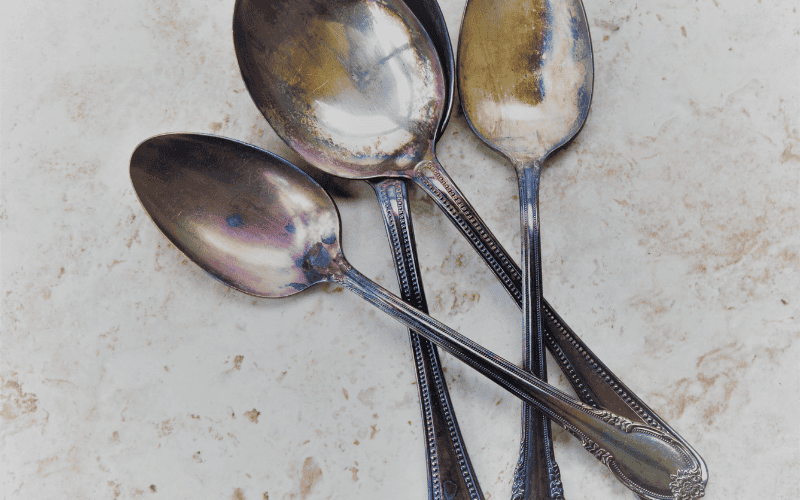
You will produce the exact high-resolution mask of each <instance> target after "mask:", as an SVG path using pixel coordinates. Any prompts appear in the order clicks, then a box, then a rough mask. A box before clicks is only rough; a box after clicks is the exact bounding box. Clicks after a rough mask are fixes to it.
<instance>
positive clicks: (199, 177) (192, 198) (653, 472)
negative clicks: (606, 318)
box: [130, 134, 698, 500]
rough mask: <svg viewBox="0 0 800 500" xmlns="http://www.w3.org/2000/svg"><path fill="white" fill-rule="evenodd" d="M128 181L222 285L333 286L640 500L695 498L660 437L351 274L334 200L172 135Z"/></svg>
mask: <svg viewBox="0 0 800 500" xmlns="http://www.w3.org/2000/svg"><path fill="white" fill-rule="evenodd" d="M130 174H131V180H132V183H133V186H134V189H135V191H136V194H137V196H138V197H139V200H140V201H141V203H142V205H143V206H144V208H145V210H146V211H147V212H148V214H149V215H150V217H151V218H152V219H153V221H154V222H155V224H156V225H157V226H158V227H159V228H160V229H161V231H162V232H163V233H164V235H165V236H167V238H169V239H170V241H171V242H172V243H173V244H174V245H175V246H176V247H177V248H178V249H180V250H181V251H182V252H184V253H185V254H186V255H187V256H188V257H189V258H190V259H191V260H193V261H194V262H195V263H197V264H198V265H199V266H200V267H201V268H203V269H204V270H205V271H207V272H208V273H210V274H211V275H212V276H214V277H216V278H217V279H219V280H220V281H222V282H223V283H225V284H227V285H229V286H231V287H233V288H235V289H237V290H240V291H243V292H245V293H249V294H251V295H256V296H259V297H273V298H277V297H286V296H289V295H293V294H295V293H298V292H300V291H303V290H305V289H306V288H309V287H311V286H312V285H315V284H317V283H324V282H329V283H336V284H339V285H341V286H343V287H344V288H347V289H349V290H351V291H353V292H354V293H356V294H357V295H360V296H362V297H363V298H364V299H366V300H367V301H368V302H370V303H372V304H373V305H375V306H376V307H378V308H379V309H381V310H383V311H384V312H386V313H387V314H389V315H390V316H392V317H394V318H395V319H397V320H398V321H400V322H401V323H403V324H405V325H406V326H407V327H409V328H412V329H414V330H415V331H417V332H418V333H419V334H421V335H423V336H425V337H426V338H428V339H429V340H431V341H432V342H434V343H436V344H437V345H438V346H439V347H441V348H443V349H445V350H446V351H448V352H449V353H451V354H452V355H453V356H454V357H456V358H458V359H459V360H461V361H463V362H465V363H467V364H469V365H470V366H471V367H473V368H475V369H476V370H478V371H479V372H481V373H482V374H484V375H485V376H487V377H488V378H490V379H491V380H493V381H494V382H496V383H497V384H499V385H500V386H502V387H503V388H505V389H506V390H508V391H509V392H511V393H512V394H514V395H516V396H517V397H519V398H521V399H522V400H524V401H526V402H528V403H530V404H533V405H535V406H536V407H537V408H538V409H539V410H540V411H541V412H543V413H545V414H546V415H548V417H549V418H551V419H552V420H554V421H556V422H558V423H559V425H562V426H563V427H564V428H565V429H566V430H567V431H569V432H570V433H571V434H572V435H574V436H575V437H576V438H577V439H579V440H580V441H581V443H582V444H583V445H584V447H585V448H586V449H587V450H588V451H589V452H590V453H592V454H594V455H595V456H597V457H598V458H599V459H600V460H601V461H602V462H603V463H605V464H606V465H607V466H608V467H609V469H610V470H611V471H612V472H613V473H614V475H615V476H616V477H617V478H618V479H619V480H620V481H621V482H622V483H623V484H624V485H625V486H627V487H629V488H631V489H632V490H633V491H635V492H636V493H638V494H639V495H640V496H643V497H645V498H648V499H652V500H663V499H669V498H672V499H675V500H679V499H681V500H682V499H685V498H697V496H690V497H689V496H686V495H684V494H683V493H680V495H681V496H679V493H676V490H675V487H676V484H677V483H678V482H680V483H686V482H687V481H691V480H692V478H694V477H695V475H694V473H692V471H694V470H696V469H697V468H698V464H697V462H696V461H695V460H694V456H693V455H692V453H691V452H690V451H689V450H688V449H686V447H685V446H684V445H683V444H682V443H681V442H679V441H677V440H675V439H674V438H672V437H671V436H670V435H669V434H668V433H665V432H662V431H660V430H658V429H655V428H652V427H649V426H646V425H641V424H636V423H633V422H630V421H629V420H627V419H625V418H623V417H620V416H619V415H616V414H613V413H611V412H608V411H605V410H598V409H596V408H592V407H590V406H587V405H584V404H583V403H580V402H578V401H576V400H574V399H572V398H570V397H569V396H567V395H566V394H564V393H562V392H560V391H559V390H557V389H555V388H554V387H552V386H550V385H547V384H546V383H544V382H542V381H541V380H539V379H537V378H535V377H533V376H532V375H530V374H528V373H527V372H525V371H523V370H521V369H520V368H517V367H516V366H514V365H512V364H511V363H509V362H508V361H506V360H504V359H502V358H501V357H499V356H497V355H496V354H494V353H492V352H490V351H488V350H486V349H484V348H483V347H481V346H480V345H478V344H476V343H474V342H472V341H470V340H469V339H467V338H466V337H464V336H462V335H460V334H459V333H458V332H456V331H454V330H452V329H450V328H448V327H447V326H445V325H444V324H442V323H440V322H439V321H437V320H435V319H433V318H431V317H430V316H428V315H426V314H424V313H422V312H420V311H419V310H417V309H415V308H413V307H411V306H409V305H408V304H406V303H405V302H403V301H402V300H401V299H400V298H398V297H396V296H394V295H393V294H391V293H389V292H388V291H386V290H385V289H383V288H382V287H380V286H379V285H377V284H376V283H374V282H372V281H370V280H369V279H368V278H366V277H365V276H363V275H362V274H361V273H359V272H358V271H356V270H355V269H354V268H353V267H352V266H351V265H350V264H349V263H348V262H347V261H346V260H345V258H344V255H343V254H342V250H341V246H340V243H339V242H340V228H341V225H340V221H339V214H338V211H337V210H336V206H335V205H334V203H333V201H332V200H331V199H330V197H328V195H327V193H325V190H324V189H322V188H321V187H320V186H319V185H318V184H316V183H315V182H314V181H313V180H312V179H311V178H310V177H308V175H306V174H305V173H303V172H302V171H301V170H299V169H298V168H296V167H294V166H293V165H291V164H290V163H288V162H286V161H285V160H283V159H281V158H279V157H277V156H275V155H273V154H271V153H268V152H266V151H263V150H260V149H257V148H254V147H252V146H248V145H246V144H243V143H239V142H236V141H231V140H228V139H223V138H219V137H213V136H204V135H191V134H174V135H164V136H158V137H154V138H151V139H148V140H147V141H145V142H143V143H142V144H140V145H139V146H138V147H137V148H136V150H135V151H134V153H133V155H132V157H131V166H130ZM681 491H683V490H681Z"/></svg>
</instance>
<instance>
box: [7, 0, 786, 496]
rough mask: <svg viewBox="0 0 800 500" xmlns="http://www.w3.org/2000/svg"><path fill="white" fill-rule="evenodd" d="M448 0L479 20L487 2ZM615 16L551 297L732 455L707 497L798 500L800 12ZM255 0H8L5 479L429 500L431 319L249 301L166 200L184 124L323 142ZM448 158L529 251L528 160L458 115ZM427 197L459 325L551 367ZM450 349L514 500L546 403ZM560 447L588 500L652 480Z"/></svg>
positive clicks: (420, 230)
mask: <svg viewBox="0 0 800 500" xmlns="http://www.w3.org/2000/svg"><path fill="white" fill-rule="evenodd" d="M442 7H443V10H444V13H445V15H446V18H447V20H448V22H449V25H450V29H451V35H452V36H453V38H454V39H455V38H456V37H457V35H458V26H459V22H460V19H461V11H462V7H463V1H461V0H444V1H443V2H442ZM586 11H587V16H588V19H589V21H590V26H591V30H592V40H593V43H594V51H595V71H596V79H595V91H594V102H593V105H592V111H591V113H590V114H589V118H588V121H587V124H586V126H585V128H584V129H583V131H582V132H581V133H580V135H579V137H578V139H577V140H576V141H575V142H574V143H573V144H572V145H571V146H570V147H568V148H567V149H566V150H565V151H563V152H562V153H559V154H558V155H556V156H555V157H554V158H553V159H552V160H551V161H549V162H548V165H547V167H546V169H545V171H544V174H543V179H542V193H541V210H542V220H543V228H542V233H543V255H544V259H543V264H544V288H545V296H546V297H547V298H548V299H549V301H550V302H551V303H552V304H553V305H554V306H555V307H556V309H557V310H558V311H559V313H560V314H561V315H562V316H563V317H564V318H565V319H566V320H567V322H568V323H569V324H570V326H572V327H573V328H574V329H575V330H576V332H577V333H578V334H579V335H581V336H582V337H583V338H584V340H585V341H586V343H587V344H588V345H589V346H590V347H591V348H592V349H594V350H595V352H596V353H597V354H598V355H599V356H600V357H601V358H602V359H603V360H604V361H605V362H606V364H608V366H609V367H610V368H611V369H612V370H614V371H615V372H616V373H617V374H618V375H619V376H620V377H621V378H622V379H623V380H624V381H626V383H627V384H628V385H629V386H630V387H631V388H632V389H634V390H635V391H637V393H638V394H639V395H640V396H642V397H643V398H644V399H645V401H647V402H649V403H650V405H651V406H652V407H653V408H654V409H655V410H656V411H658V412H659V413H660V414H661V415H662V416H663V417H664V418H665V419H666V420H667V421H668V422H670V424H672V425H673V426H674V427H675V429H677V430H678V431H679V432H680V433H681V434H682V435H683V436H684V437H685V438H686V439H687V440H689V441H690V442H691V443H693V444H694V445H695V447H696V448H697V450H698V451H699V452H700V453H701V454H702V455H703V456H704V457H705V458H706V460H707V462H708V466H709V469H710V472H711V480H710V482H709V487H708V491H707V494H706V498H709V499H733V498H741V499H749V498H770V499H772V500H789V499H794V498H797V497H798V496H800V483H799V482H798V481H800V480H799V479H798V478H800V465H799V464H798V459H800V439H799V436H798V434H799V432H800V427H798V424H797V412H798V410H800V397H798V396H800V387H798V384H799V382H798V380H800V373H799V372H798V368H797V367H798V363H797V361H798V359H800V342H798V335H800V321H799V320H798V317H799V315H800V293H798V285H799V284H800V214H799V213H798V209H800V133H799V132H798V128H800V124H798V120H800V106H799V104H798V100H799V99H800V87H799V86H798V81H800V78H799V75H800V36H799V35H798V33H799V32H798V26H800V21H799V18H798V13H797V7H796V2H793V1H790V0H775V1H769V2H767V1H764V2H755V1H744V0H737V1H733V0H730V1H722V0H719V1H717V0H700V1H695V0H670V1H665V0H654V1H649V2H641V1H640V2H633V1H618V2H607V1H603V2H599V1H591V2H589V1H587V3H586ZM232 12H233V0H224V1H222V2H219V1H208V0H199V1H193V2H188V1H185V0H174V1H169V2H167V1H154V0H147V1H141V2H105V3H103V2H90V1H88V0H77V1H73V2H45V1H42V0H31V1H27V2H18V3H17V4H15V5H13V6H9V7H5V8H4V15H3V24H4V30H3V39H2V45H3V60H2V66H0V67H1V68H2V129H1V130H0V133H1V134H2V136H1V140H2V201H0V230H1V231H2V233H1V234H2V259H1V262H2V310H3V315H2V326H1V327H0V463H2V464H3V466H2V469H3V470H4V472H5V473H4V474H0V478H2V479H0V481H2V485H3V495H4V498H8V499H9V500H11V499H26V500H27V499H63V498H71V499H99V498H109V499H110V498H118V499H133V498H156V497H159V498H169V499H194V498H215V499H217V498H220V499H228V498H232V499H247V500H254V499H257V500H261V499H267V498H269V499H271V500H288V499H296V500H299V499H309V500H310V499H328V498H330V499H353V498H358V499H374V498H386V499H419V500H421V499H423V498H425V497H426V491H425V468H424V463H423V462H424V455H423V442H422V429H421V426H420V422H419V411H418V404H417V396H416V387H415V386H414V374H413V367H412V365H411V355H410V352H409V350H408V347H407V335H406V333H405V331H404V330H403V328H401V327H399V326H398V325H396V324H394V323H392V322H391V321H390V320H389V319H388V318H386V317H384V316H383V315H382V314H380V313H379V312H377V311H373V310H371V309H370V308H369V306H368V305H367V304H366V303H363V302H361V301H359V300H357V299H356V298H355V297H353V296H350V294H346V293H339V292H340V290H338V289H335V288H333V287H329V288H325V287H321V288H318V289H316V290H313V291H309V292H306V293H303V294H300V295H298V296H295V297H292V298H289V299H283V300H280V301H278V300H274V301H270V300H258V299H254V298H251V297H248V296H245V295H242V294H239V293H237V292H233V291H231V290H229V289H227V288H225V287H224V286H223V285H221V284H219V283H218V282H216V281H214V280H212V279H211V278H209V277H208V276H206V275H205V274H204V273H203V272H202V271H201V270H200V269H199V268H197V267H195V266H194V265H193V264H192V263H190V262H188V261H187V260H186V258H184V256H183V255H182V254H180V253H179V252H178V251H177V250H176V249H175V248H174V247H173V246H171V245H170V244H169V243H168V242H167V240H166V239H165V238H164V237H163V236H162V235H161V234H160V233H159V232H158V230H157V229H156V227H155V226H154V225H153V224H152V223H151V221H150V220H149V219H148V217H147V215H146V214H145V213H144V212H143V210H142V208H141V206H140V205H139V203H138V201H137V200H136V196H135V194H134V192H133V189H132V187H131V184H130V180H129V177H128V160H129V157H130V154H131V152H132V151H133V149H134V148H135V147H136V145H137V144H138V143H139V142H140V141H142V140H144V139H146V138H147V137H149V136H151V135H155V134H158V133H163V132H178V131H191V132H206V133H217V134H221V135H225V136H228V137H233V138H236V139H239V140H244V141H248V142H251V143H253V144H256V145H258V146H261V147H266V148H269V149H272V150H274V151H276V152H278V153H279V154H281V155H283V156H285V157H287V158H289V159H291V160H294V161H299V159H298V156H297V155H295V154H293V153H292V152H291V151H289V150H288V149H287V147H286V146H285V145H283V144H282V143H281V142H280V140H279V139H278V138H277V137H276V136H275V134H274V133H273V132H272V131H271V130H270V128H269V127H268V126H267V124H266V122H265V121H264V119H263V118H262V117H261V116H260V115H259V113H258V111H257V110H256V108H255V106H254V105H253V104H252V103H251V102H250V98H249V96H248V94H247V92H246V91H245V88H244V85H243V83H242V81H241V79H240V76H239V73H238V68H237V66H236V59H235V57H234V52H233V42H232V37H231V32H230V26H231V13H232ZM494 29H502V27H494ZM439 156H440V159H441V161H442V163H443V164H444V165H445V167H446V168H447V169H448V171H449V172H450V173H451V174H452V175H453V177H454V178H455V179H456V182H458V184H459V187H460V188H461V189H462V190H463V191H464V192H465V193H466V194H467V195H468V196H469V198H470V200H471V202H472V203H473V205H475V207H476V208H477V209H478V210H479V212H480V213H481V214H482V215H483V216H484V218H485V219H486V220H487V222H488V224H489V225H490V226H491V228H492V230H493V231H494V232H495V233H496V234H497V235H498V237H499V238H500V239H501V240H502V242H503V243H504V244H505V245H506V246H507V247H508V248H510V249H513V250H514V252H515V253H516V252H517V250H516V249H517V248H519V228H518V202H517V199H516V198H517V196H516V193H517V185H516V179H515V175H514V172H513V170H512V168H511V167H510V166H509V165H507V164H506V163H505V162H504V161H503V160H502V159H501V158H499V157H498V156H497V155H495V154H494V153H492V152H491V151H489V150H488V149H487V148H486V147H484V146H482V145H481V144H480V143H479V142H478V141H477V140H476V139H475V138H474V137H473V136H472V134H471V132H470V131H469V129H468V128H467V126H466V123H465V121H464V118H463V116H460V115H459V114H457V113H456V114H455V115H454V118H453V120H452V123H451V125H450V127H449V129H448V130H447V133H446V134H445V136H444V138H443V139H442V141H441V143H440V145H439ZM299 163H300V165H301V166H303V167H307V166H306V165H303V164H302V162H299ZM322 180H323V181H324V182H325V183H327V185H328V186H330V187H332V188H334V189H335V193H336V195H335V197H336V201H337V203H339V206H340V209H341V212H342V217H343V220H344V222H343V224H344V231H343V237H344V249H345V252H346V253H347V255H348V258H349V259H350V260H351V261H352V262H353V264H354V265H356V266H357V267H358V268H359V269H360V270H361V271H362V272H364V273H365V274H367V275H368V276H370V277H372V278H374V279H376V280H378V281H379V282H381V283H383V284H385V285H387V286H389V287H391V288H395V287H396V285H395V278H394V271H393V269H392V267H391V257H390V254H389V251H388V247H387V245H386V243H385V238H384V234H383V231H384V230H383V227H382V222H381V219H380V215H379V213H378V207H377V204H376V203H375V200H374V196H373V194H372V192H371V189H370V188H369V187H368V186H366V184H359V183H356V182H347V181H331V180H330V179H322ZM412 196H413V200H412V202H413V209H414V216H415V217H416V226H417V227H416V233H417V238H418V240H419V252H420V259H421V261H422V264H423V266H424V270H425V280H426V281H425V286H426V288H427V292H428V297H429V302H430V306H431V311H432V313H433V315H434V316H436V317H437V318H439V319H441V320H443V321H445V322H447V323H448V324H450V325H452V326H453V327H455V328H457V329H460V330H461V331H462V332H463V333H465V334H467V335H469V336H471V337H473V338H474V339H475V340H477V341H479V342H481V343H484V344H485V345H487V346H488V347H490V348H491V349H493V350H495V351H496V352H498V353H500V354H502V355H504V356H508V357H510V358H511V359H513V360H516V359H519V352H520V334H519V331H520V328H521V317H520V314H519V312H518V310H517V308H516V306H514V305H513V304H512V303H511V300H510V299H509V298H508V297H507V296H506V295H505V292H503V291H502V289H501V287H500V286H499V285H498V284H496V283H495V281H494V278H493V277H492V276H491V275H490V274H489V273H488V271H487V270H486V269H485V268H484V266H483V264H482V263H481V262H479V260H478V258H477V257H476V256H475V255H474V253H473V251H472V250H471V249H470V248H469V247H468V245H467V244H466V243H465V242H464V241H463V240H462V238H461V237H460V236H459V235H458V234H457V233H456V231H455V229H453V228H451V227H450V226H449V223H448V222H447V221H446V220H445V218H444V216H443V215H442V214H441V213H440V212H439V211H438V209H437V208H436V207H435V206H434V205H433V204H432V202H431V201H429V200H427V199H424V198H423V196H422V195H421V194H420V193H419V192H418V191H414V192H413V193H412ZM444 363H445V365H446V367H447V377H448V382H449V383H450V387H451V392H452V395H453V399H454V404H455V406H456V410H457V412H458V416H459V420H460V422H461V424H462V430H463V433H464V437H465V439H466V442H467V445H468V446H469V449H470V451H471V455H472V460H473V464H474V465H475V468H476V471H477V474H478V477H479V479H480V481H481V485H482V487H483V490H484V492H486V494H487V498H492V499H495V500H496V499H502V498H507V497H508V496H509V493H510V487H511V481H512V476H513V470H514V464H515V462H516V457H517V446H518V443H517V440H518V431H519V422H518V418H519V415H518V409H519V405H518V404H517V403H516V402H515V401H514V400H513V399H512V398H511V397H510V396H508V395H507V394H505V393H503V392H502V391H500V390H499V389H497V388H495V387H494V386H492V385H490V384H489V383H487V382H484V381H483V380H482V379H481V378H480V377H478V376H477V375H475V374H473V373H472V372H471V371H470V370H468V369H465V368H463V367H462V366H461V365H459V364H458V363H456V362H454V361H453V360H452V358H449V357H447V356H445V359H444ZM550 365H551V368H552V367H553V366H554V363H552V362H551V363H550ZM551 380H553V381H554V383H556V384H559V385H561V386H562V387H564V386H565V383H564V379H563V378H561V377H559V375H558V374H557V373H556V372H555V371H551ZM555 437H556V453H557V456H558V460H559V464H560V465H561V471H562V474H563V481H564V489H565V493H566V497H567V498H574V499H578V498H592V499H595V500H605V499H616V498H631V499H633V498H634V497H633V495H632V494H631V493H629V492H627V491H626V490H625V489H624V488H623V487H622V486H621V485H619V484H618V483H617V481H616V480H615V479H613V477H612V476H611V474H610V473H608V472H607V471H605V470H603V468H602V466H600V465H599V464H598V463H597V462H596V460H595V459H594V458H593V457H591V456H590V455H588V454H587V453H586V452H585V451H584V450H583V449H582V448H581V447H580V445H579V444H578V443H577V442H576V441H574V440H573V439H571V438H570V437H569V436H567V435H566V434H565V433H564V432H562V431H561V430H560V429H556V431H555Z"/></svg>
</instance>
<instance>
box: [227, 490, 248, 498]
mask: <svg viewBox="0 0 800 500" xmlns="http://www.w3.org/2000/svg"><path fill="white" fill-rule="evenodd" d="M231 499H232V500H246V499H245V496H244V491H242V489H241V488H236V489H235V490H233V495H232V496H231Z"/></svg>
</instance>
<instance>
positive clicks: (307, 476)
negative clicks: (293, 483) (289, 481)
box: [300, 457, 322, 500]
mask: <svg viewBox="0 0 800 500" xmlns="http://www.w3.org/2000/svg"><path fill="white" fill-rule="evenodd" d="M321 481H322V469H320V467H319V465H318V464H317V461H316V460H314V458H313V457H306V459H305V460H304V461H303V477H302V478H300V498H301V500H305V499H306V498H308V496H309V495H311V493H312V492H313V491H314V487H315V486H316V485H317V484H319V483H320V482H321Z"/></svg>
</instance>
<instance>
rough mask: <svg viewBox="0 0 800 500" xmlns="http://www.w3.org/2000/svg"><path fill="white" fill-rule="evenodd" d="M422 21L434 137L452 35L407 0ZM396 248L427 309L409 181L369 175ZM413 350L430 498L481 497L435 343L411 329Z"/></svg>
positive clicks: (408, 293) (432, 6)
mask: <svg viewBox="0 0 800 500" xmlns="http://www.w3.org/2000/svg"><path fill="white" fill-rule="evenodd" d="M405 3H406V5H408V7H409V8H410V9H411V11H412V12H413V13H414V15H415V16H416V17H417V19H418V20H419V21H420V23H421V24H422V25H423V26H425V28H426V30H427V32H428V33H429V35H430V36H431V38H433V39H434V40H436V50H437V54H438V56H439V61H440V62H441V64H442V73H443V76H444V80H445V87H444V90H445V107H444V109H445V111H444V113H442V115H441V117H440V119H439V127H438V128H437V130H436V140H437V141H438V139H439V138H440V137H441V136H442V134H443V133H444V130H445V128H446V127H447V122H448V120H449V118H450V112H451V110H452V107H453V92H454V90H455V61H454V60H453V49H452V47H451V46H450V35H449V34H448V33H447V26H446V24H445V22H444V17H443V16H442V11H441V9H440V8H439V4H438V3H437V2H436V0H405ZM368 182H369V184H370V185H371V186H372V188H373V189H374V190H375V195H376V196H377V198H378V203H379V204H380V207H381V215H382V216H383V223H384V226H385V228H386V235H387V237H388V238H389V245H390V247H391V249H392V258H393V259H394V263H395V269H396V270H397V280H398V282H399V285H400V296H401V297H402V299H403V300H404V301H406V302H407V303H409V304H411V305H412V306H414V307H416V308H417V309H419V310H420V311H422V312H424V313H427V312H428V304H427V301H426V300H425V291H424V290H423V286H422V275H421V272H420V267H419V259H418V258H417V249H416V243H415V241H414V227H413V224H412V221H411V211H410V210H409V205H408V191H407V190H408V187H407V185H406V183H407V181H405V180H403V179H396V178H391V177H387V178H377V179H370V180H369V181H368ZM408 333H409V341H410V344H411V352H412V354H413V356H414V367H415V374H416V376H417V390H418V392H419V400H420V410H421V412H422V423H423V431H424V433H425V458H426V460H425V463H426V465H427V469H428V498H429V500H443V499H447V500H483V498H484V497H483V492H482V491H481V488H480V485H479V483H478V479H477V476H476V475H475V471H474V469H473V467H472V461H471V460H470V458H469V454H468V453H467V448H466V444H465V443H464V438H463V437H462V435H461V429H460V428H459V426H458V419H457V418H456V414H455V408H453V404H452V402H451V400H450V394H449V392H448V390H447V382H446V381H445V378H444V373H443V372H442V364H441V360H440V359H439V353H438V352H437V350H436V346H435V345H434V344H432V343H431V342H430V341H429V340H427V339H425V338H424V337H420V336H419V335H417V334H416V333H415V332H414V331H413V330H411V329H409V330H408Z"/></svg>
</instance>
